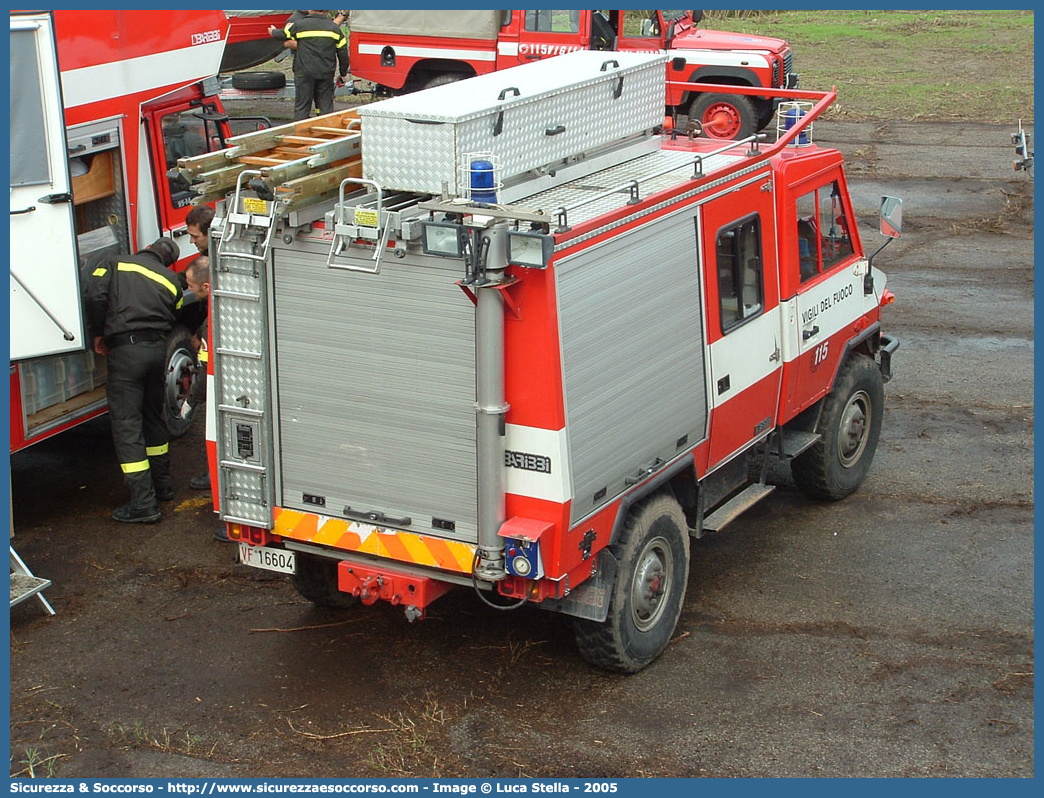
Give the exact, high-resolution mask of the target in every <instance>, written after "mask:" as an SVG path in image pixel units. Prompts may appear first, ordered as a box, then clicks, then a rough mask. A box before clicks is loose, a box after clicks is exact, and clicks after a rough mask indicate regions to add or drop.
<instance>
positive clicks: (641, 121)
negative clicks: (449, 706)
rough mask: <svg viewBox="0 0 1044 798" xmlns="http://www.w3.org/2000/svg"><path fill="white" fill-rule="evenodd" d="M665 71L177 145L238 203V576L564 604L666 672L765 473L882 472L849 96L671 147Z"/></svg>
mask: <svg viewBox="0 0 1044 798" xmlns="http://www.w3.org/2000/svg"><path fill="white" fill-rule="evenodd" d="M664 61H665V57H664V56H663V55H657V54H639V53H614V54H610V55H607V54H605V53H597V52H590V51H586V52H576V53H569V54H566V55H563V56H560V57H559V58H556V59H548V60H544V61H538V62H536V63H533V64H530V65H526V66H519V67H515V68H513V69H509V70H505V71H503V72H499V73H495V74H490V75H482V76H479V77H476V78H472V79H470V80H467V81H462V82H459V83H454V84H451V85H446V86H439V87H436V88H433V89H429V90H426V91H421V92H417V93H414V94H408V95H403V96H401V97H396V98H393V99H389V100H385V101H382V102H378V103H374V104H372V105H369V106H364V107H361V108H359V109H358V111H357V114H358V116H360V117H361V119H362V132H361V133H355V132H353V133H347V134H346V133H339V131H341V130H348V129H351V128H352V127H353V126H354V125H355V120H354V118H353V117H354V116H355V113H356V112H351V113H348V112H345V113H340V114H332V115H328V116H327V117H319V118H318V119H316V120H313V121H310V122H300V123H295V124H294V125H288V126H284V127H281V128H275V129H274V130H272V131H265V132H263V133H259V134H254V135H250V136H244V137H241V138H239V139H237V140H236V141H235V143H236V149H235V150H230V151H228V153H226V155H227V156H228V157H222V155H221V154H220V153H216V154H214V155H211V156H204V157H202V158H196V159H186V160H183V161H182V162H181V166H182V167H183V171H184V172H185V173H186V174H187V175H188V176H189V177H192V178H195V179H202V180H203V183H201V185H208V186H211V190H217V188H216V187H217V186H218V185H219V183H220V182H221V181H222V180H223V181H224V185H225V186H226V187H228V189H229V190H230V192H231V193H230V196H229V198H228V200H227V206H226V207H224V209H223V216H222V217H221V218H219V219H218V220H217V221H216V222H215V226H214V227H213V228H212V231H211V235H212V243H211V251H212V252H214V253H216V263H215V268H214V274H213V282H214V290H213V294H212V303H213V305H212V316H211V327H212V329H211V336H212V338H211V351H212V353H214V354H213V356H212V357H211V360H210V364H211V366H210V367H211V370H212V373H211V377H212V379H213V385H212V386H211V387H212V391H211V397H212V401H210V402H208V407H209V408H211V409H212V411H211V412H212V415H211V416H210V417H209V418H208V424H207V427H208V438H209V439H210V440H209V441H208V445H209V447H210V457H211V474H212V475H213V478H214V480H215V484H214V496H215V500H216V503H217V505H218V509H219V511H220V515H221V518H222V519H223V520H224V521H225V522H226V524H227V528H228V530H229V535H230V537H232V538H233V539H234V540H236V541H239V559H240V561H241V562H243V563H245V564H247V565H252V566H256V567H259V568H265V569H270V570H274V571H281V572H284V573H287V574H290V575H291V578H292V580H293V584H294V586H295V587H296V588H297V590H298V591H299V592H300V593H301V595H303V596H305V597H306V598H308V599H309V600H311V601H313V602H315V603H316V604H318V605H322V606H329V607H347V606H348V605H351V604H353V603H355V602H358V601H361V602H362V603H364V604H369V603H373V602H375V601H376V600H378V599H383V600H386V601H389V602H391V603H393V604H397V605H400V606H402V607H404V608H405V610H406V615H407V617H408V618H409V619H411V620H412V619H414V618H417V617H420V616H422V615H423V614H424V612H425V608H426V607H427V606H428V605H429V604H430V603H431V602H433V601H434V600H436V599H437V598H438V597H439V596H440V595H442V594H443V593H445V592H446V591H447V590H449V589H450V588H452V587H454V586H456V585H461V586H467V587H470V588H473V589H474V590H475V591H476V593H477V594H478V596H480V597H481V598H482V600H484V601H487V602H490V603H497V604H501V605H504V604H507V605H510V606H513V607H521V606H525V605H534V606H537V607H541V608H544V609H548V610H553V611H556V612H561V613H566V614H569V615H572V616H574V619H575V630H576V640H577V642H578V645H579V649H580V651H581V653H582V654H583V656H584V657H585V658H587V659H588V660H590V661H591V662H593V663H596V664H597V665H600V666H602V667H606V668H609V669H614V670H619V671H636V670H638V669H640V668H642V667H644V666H645V665H646V664H648V663H649V662H651V661H652V660H653V659H654V658H655V657H656V656H657V655H659V653H660V652H661V651H662V650H663V649H664V647H665V646H666V645H667V643H668V641H669V640H670V637H671V634H672V631H673V630H674V628H675V625H676V623H677V620H678V617H679V614H680V612H681V607H682V602H683V600H684V596H685V588H686V582H687V574H688V567H689V538H690V536H692V537H696V538H699V537H700V536H701V535H703V534H704V533H705V532H708V531H711V530H718V529H721V528H722V527H723V526H725V525H726V524H727V523H728V522H729V521H730V520H732V519H733V518H734V517H736V516H737V515H738V514H739V513H740V512H741V511H742V510H744V509H746V508H747V507H749V506H751V505H752V504H753V503H755V502H756V501H758V500H760V499H762V498H764V497H765V496H766V495H767V494H768V493H769V492H770V491H771V490H772V486H771V485H768V484H766V472H767V470H768V467H767V465H765V464H766V463H768V462H769V458H772V457H777V458H782V459H785V460H789V461H790V462H791V468H792V471H793V475H794V478H795V480H796V482H797V484H798V486H799V487H801V488H802V489H803V490H804V491H806V492H807V493H808V494H810V495H812V496H815V497H818V498H821V499H825V500H835V499H840V498H842V497H844V496H845V495H847V494H849V493H850V492H851V491H853V490H855V489H856V488H857V487H858V486H859V485H860V484H861V483H862V481H863V479H864V478H865V476H866V474H867V471H868V469H869V467H870V463H871V460H872V458H873V456H874V451H875V448H876V446H877V441H878V436H879V434H880V431H881V422H882V417H883V412H884V404H883V403H884V391H883V383H884V382H885V381H886V380H887V379H888V378H889V376H890V370H891V358H892V353H893V352H894V351H895V348H896V347H897V346H898V342H897V341H896V340H894V339H892V338H890V337H889V336H887V335H885V334H884V333H883V332H882V328H881V320H880V316H881V308H882V306H883V305H885V304H887V303H888V302H889V301H891V299H892V296H891V293H890V292H888V291H887V290H886V289H885V276H884V275H883V274H882V273H881V272H880V271H878V270H877V269H875V268H873V267H872V265H871V264H870V262H869V260H868V258H867V257H866V255H865V254H864V249H863V243H862V239H861V237H860V234H859V231H858V230H857V228H856V224H855V215H854V212H853V208H852V202H851V199H850V197H849V192H848V185H847V181H846V177H845V172H844V168H843V164H842V158H841V155H840V153H838V152H837V151H836V150H832V149H825V148H821V147H819V146H817V145H816V144H814V143H812V141H811V128H812V120H813V119H815V118H816V117H817V116H818V115H819V114H820V113H821V112H822V111H823V109H825V108H826V107H827V105H829V103H830V102H831V101H832V100H833V99H834V96H835V95H834V93H833V92H830V93H820V92H808V91H798V90H790V91H785V90H779V91H777V92H776V96H778V97H779V98H780V99H781V100H783V101H785V102H786V103H787V104H788V105H787V106H786V107H781V113H780V124H779V129H778V131H777V132H778V140H777V141H775V142H774V143H762V142H759V141H758V140H757V139H756V138H753V137H752V138H749V139H746V140H742V141H736V142H727V143H725V142H720V141H711V140H708V139H703V138H690V137H685V136H680V137H679V136H675V135H670V134H660V133H658V132H657V130H658V128H659V127H660V126H661V125H662V123H663V121H664V120H663V106H662V103H661V97H662V93H663V82H664V77H663V64H664ZM505 87H510V88H511V89H512V91H507V92H505ZM698 88H699V87H695V86H694V87H693V89H694V90H696V89H698ZM788 125H789V128H788V127H787V126H788ZM291 142H292V143H296V145H297V147H298V152H297V153H292V152H290V151H289V150H288V149H287V147H286V145H287V144H288V143H291ZM266 148H267V149H266ZM360 151H361V154H362V155H361V161H360V158H359V153H360ZM231 164H238V165H237V166H234V167H233V166H231ZM266 164H267V165H266ZM313 168H314V169H315V170H316V171H315V172H314V173H312V172H310V171H309V170H310V169H313ZM233 169H238V170H239V171H238V174H236V175H235V176H234V177H230V176H229V175H230V173H231V171H232V170H233ZM327 172H331V173H332V174H333V176H334V177H335V179H333V180H329V179H326V180H324V179H323V176H324V174H326V173H327ZM302 175H303V176H302ZM288 178H289V179H288ZM309 181H310V182H309ZM205 199H207V196H206V195H204V196H201V200H205ZM900 210H901V205H900V204H899V202H898V200H893V199H891V198H888V199H886V201H885V203H883V217H882V218H883V222H882V229H883V230H885V229H887V231H888V234H889V235H892V236H897V235H898V232H899V231H898V227H899V224H900V218H901V217H900ZM885 224H887V225H888V227H887V228H885V226H884V225H885ZM889 240H890V239H889ZM886 243H887V241H886ZM758 464H761V465H760V466H759V465H758Z"/></svg>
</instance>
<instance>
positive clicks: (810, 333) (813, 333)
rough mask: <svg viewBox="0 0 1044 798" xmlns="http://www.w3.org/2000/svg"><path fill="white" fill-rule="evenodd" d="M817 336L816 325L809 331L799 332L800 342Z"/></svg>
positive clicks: (817, 329)
mask: <svg viewBox="0 0 1044 798" xmlns="http://www.w3.org/2000/svg"><path fill="white" fill-rule="evenodd" d="M817 335H819V325H818V324H817V325H816V326H815V327H813V328H812V329H811V330H802V331H801V340H803V341H807V340H808V339H809V338H814V337H815V336H817Z"/></svg>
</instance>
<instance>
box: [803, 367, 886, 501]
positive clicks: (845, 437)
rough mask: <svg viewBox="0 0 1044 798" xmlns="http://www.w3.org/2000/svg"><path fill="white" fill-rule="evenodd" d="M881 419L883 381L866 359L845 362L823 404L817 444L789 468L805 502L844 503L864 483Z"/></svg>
mask: <svg viewBox="0 0 1044 798" xmlns="http://www.w3.org/2000/svg"><path fill="white" fill-rule="evenodd" d="M883 417H884V380H882V379H881V370H880V369H879V368H878V367H877V364H876V363H875V362H874V361H873V360H872V359H871V358H869V357H867V356H866V355H857V354H854V355H852V356H851V357H849V358H848V360H847V361H846V362H845V364H844V365H843V366H842V367H841V372H840V373H839V374H838V375H837V379H836V380H835V382H834V387H833V388H832V389H831V391H830V393H829V394H828V395H827V397H826V399H824V400H823V410H822V415H821V416H820V420H819V433H820V435H821V436H822V437H821V439H820V441H819V442H818V443H817V444H815V445H814V446H812V447H811V448H810V449H808V450H807V451H806V452H804V453H803V454H801V455H800V456H799V457H796V458H795V459H794V460H793V461H792V462H791V464H790V471H791V473H792V474H793V475H794V481H795V482H796V483H797V486H798V487H799V488H800V489H801V490H802V491H803V492H804V493H805V494H807V495H808V496H811V497H812V498H815V499H823V500H826V501H837V500H838V499H843V498H844V497H845V496H847V495H848V494H850V493H851V492H852V491H854V490H855V489H856V488H858V487H859V486H860V485H861V484H862V482H863V480H864V479H865V478H866V475H867V472H868V471H869V470H870V464H871V463H872V462H873V459H874V452H876V451H877V441H878V438H879V437H880V436H881V421H882V420H883Z"/></svg>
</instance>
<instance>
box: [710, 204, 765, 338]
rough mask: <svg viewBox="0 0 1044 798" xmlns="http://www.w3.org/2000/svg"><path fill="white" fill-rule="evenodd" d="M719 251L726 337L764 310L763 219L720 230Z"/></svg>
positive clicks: (719, 278)
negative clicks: (762, 268) (732, 330)
mask: <svg viewBox="0 0 1044 798" xmlns="http://www.w3.org/2000/svg"><path fill="white" fill-rule="evenodd" d="M716 251H717V267H718V300H719V303H720V308H721V331H722V332H723V333H727V332H728V331H729V330H731V329H732V328H733V327H736V326H738V325H739V324H741V323H742V322H744V321H746V320H747V319H751V318H754V317H755V316H758V315H760V314H761V312H762V310H763V309H764V295H765V294H764V288H763V278H762V274H761V220H760V218H759V217H758V216H752V217H749V218H747V219H744V220H742V221H740V222H737V223H736V224H733V225H731V226H730V227H727V228H724V229H723V230H721V231H720V232H719V233H718V238H717V245H716Z"/></svg>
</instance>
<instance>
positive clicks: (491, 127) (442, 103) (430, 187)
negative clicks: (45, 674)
mask: <svg viewBox="0 0 1044 798" xmlns="http://www.w3.org/2000/svg"><path fill="white" fill-rule="evenodd" d="M665 62H666V56H665V55H664V54H662V53H624V52H595V51H590V50H584V51H579V52H574V53H567V54H565V55H560V56H555V57H553V58H548V59H544V60H543V61H536V62H534V63H532V64H525V65H522V66H518V67H511V68H510V69H505V70H501V71H499V72H492V73H490V74H487V75H480V76H478V77H474V78H469V79H468V80H462V81H458V82H456V83H450V84H446V85H443V86H437V87H435V88H432V89H426V90H424V91H420V92H416V93H413V94H407V95H403V96H401V97H394V98H392V99H390V100H384V101H382V102H377V103H373V104H372V105H367V106H363V107H361V108H360V109H359V116H360V117H362V127H363V177H365V178H367V179H369V180H373V181H376V182H377V183H378V184H379V185H380V186H381V187H382V188H384V189H386V190H388V189H394V190H401V191H411V192H416V193H420V194H439V193H441V192H442V191H443V188H444V187H445V188H447V189H448V191H449V193H450V194H451V195H460V194H462V193H463V190H464V186H462V185H461V182H462V173H461V171H460V166H461V162H462V160H463V158H464V156H465V155H466V154H473V153H493V154H494V155H495V156H496V160H497V161H499V168H500V174H499V175H498V179H499V180H501V181H503V180H508V179H510V178H512V177H515V176H517V175H521V174H524V173H526V172H528V171H530V170H533V169H537V168H540V167H545V166H551V165H554V164H556V163H560V162H561V161H562V160H563V159H566V158H569V157H571V156H574V155H579V154H581V153H584V152H587V151H590V150H592V149H595V148H597V147H601V146H603V145H605V144H608V143H610V142H613V141H617V140H620V139H626V138H628V137H630V136H634V135H637V134H640V133H641V132H642V131H645V130H648V129H650V128H653V127H655V126H656V125H659V124H662V122H663V108H664V74H665V71H664V64H665Z"/></svg>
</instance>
